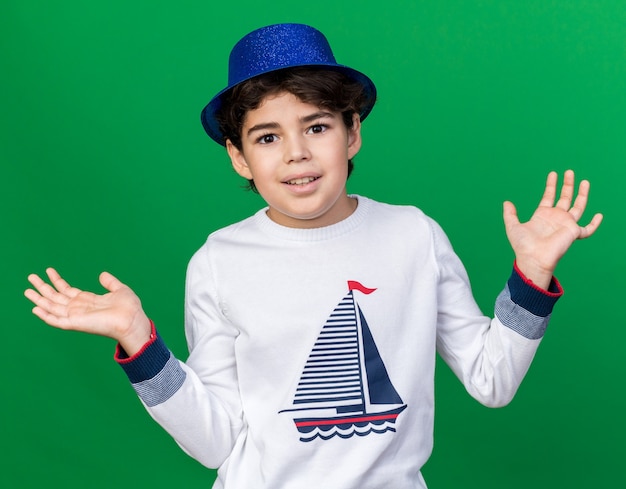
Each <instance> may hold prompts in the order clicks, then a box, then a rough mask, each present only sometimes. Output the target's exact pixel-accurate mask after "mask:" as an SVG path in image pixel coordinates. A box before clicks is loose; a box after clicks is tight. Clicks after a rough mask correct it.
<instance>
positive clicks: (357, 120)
mask: <svg viewBox="0 0 626 489" xmlns="http://www.w3.org/2000/svg"><path fill="white" fill-rule="evenodd" d="M361 142H362V141H361V117H360V116H359V114H357V113H356V112H355V113H354V114H353V115H352V129H348V159H349V160H350V159H352V158H354V157H355V156H356V154H357V153H358V152H359V150H360V149H361Z"/></svg>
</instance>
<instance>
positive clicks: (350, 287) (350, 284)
mask: <svg viewBox="0 0 626 489" xmlns="http://www.w3.org/2000/svg"><path fill="white" fill-rule="evenodd" d="M348 290H358V291H359V292H363V293H364V294H371V293H372V292H374V291H375V290H376V289H368V288H367V287H365V286H364V285H361V284H360V283H359V282H356V281H355V280H348Z"/></svg>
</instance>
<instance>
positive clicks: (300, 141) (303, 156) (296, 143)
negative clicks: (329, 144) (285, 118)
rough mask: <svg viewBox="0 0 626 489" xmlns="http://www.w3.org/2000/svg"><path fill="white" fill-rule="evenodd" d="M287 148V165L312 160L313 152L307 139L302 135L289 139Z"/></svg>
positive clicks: (286, 143) (286, 142) (285, 145)
mask: <svg viewBox="0 0 626 489" xmlns="http://www.w3.org/2000/svg"><path fill="white" fill-rule="evenodd" d="M284 147H285V153H284V157H285V163H299V162H301V161H307V160H308V159H310V158H311V152H310V150H309V147H308V145H307V143H306V139H305V138H304V137H303V136H301V135H294V136H292V137H289V138H287V140H286V141H285V144H284Z"/></svg>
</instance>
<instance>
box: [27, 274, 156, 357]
mask: <svg viewBox="0 0 626 489" xmlns="http://www.w3.org/2000/svg"><path fill="white" fill-rule="evenodd" d="M46 273H47V274H48V278H49V279H50V282H51V283H52V286H51V285H49V284H48V283H46V282H44V281H43V280H42V279H41V278H40V277H39V276H38V275H35V274H32V275H29V276H28V281H29V282H30V283H31V284H32V285H33V287H34V288H35V289H36V290H33V289H27V290H26V291H25V292H24V295H25V296H26V297H27V298H28V299H29V300H31V301H32V302H33V303H34V304H35V307H34V308H33V314H35V315H36V316H37V317H39V318H40V319H41V320H42V321H44V322H45V323H47V324H49V325H50V326H54V327H56V328H60V329H67V330H75V331H83V332H85V333H91V334H97V335H101V336H108V337H109V338H113V339H114V340H116V341H118V342H119V343H120V345H121V347H122V348H123V349H124V351H125V352H126V353H127V354H128V355H129V356H133V355H134V354H135V353H137V352H138V351H139V350H140V349H141V348H142V347H143V346H144V345H145V344H146V343H147V342H148V341H149V340H150V335H151V332H152V328H151V324H150V320H149V319H148V317H147V316H146V314H145V313H144V311H143V309H142V307H141V302H140V300H139V298H138V297H137V295H135V293H134V292H133V291H132V290H131V289H130V288H129V287H128V286H126V285H124V284H123V283H122V282H120V281H119V280H118V279H117V278H115V277H114V276H113V275H111V274H110V273H107V272H103V273H102V274H100V283H101V284H102V286H103V287H104V288H105V289H107V290H108V291H109V293H107V294H103V295H97V294H93V293H91V292H86V291H82V290H80V289H77V288H75V287H72V286H70V285H69V284H68V283H67V282H66V281H65V280H63V278H61V276H60V275H59V274H58V273H57V272H56V270H54V269H53V268H48V269H47V270H46Z"/></svg>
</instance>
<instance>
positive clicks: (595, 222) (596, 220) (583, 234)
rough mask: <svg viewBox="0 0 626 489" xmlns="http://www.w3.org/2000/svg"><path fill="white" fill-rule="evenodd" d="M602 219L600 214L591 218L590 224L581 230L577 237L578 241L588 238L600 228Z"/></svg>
mask: <svg viewBox="0 0 626 489" xmlns="http://www.w3.org/2000/svg"><path fill="white" fill-rule="evenodd" d="M603 219H604V216H603V215H602V214H600V213H598V214H596V215H595V216H593V218H592V219H591V222H590V223H589V224H587V225H586V226H584V227H582V228H581V230H580V236H579V237H578V239H585V238H588V237H589V236H591V235H592V234H593V233H595V232H596V231H597V229H598V228H599V227H600V224H601V223H602V220H603Z"/></svg>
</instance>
